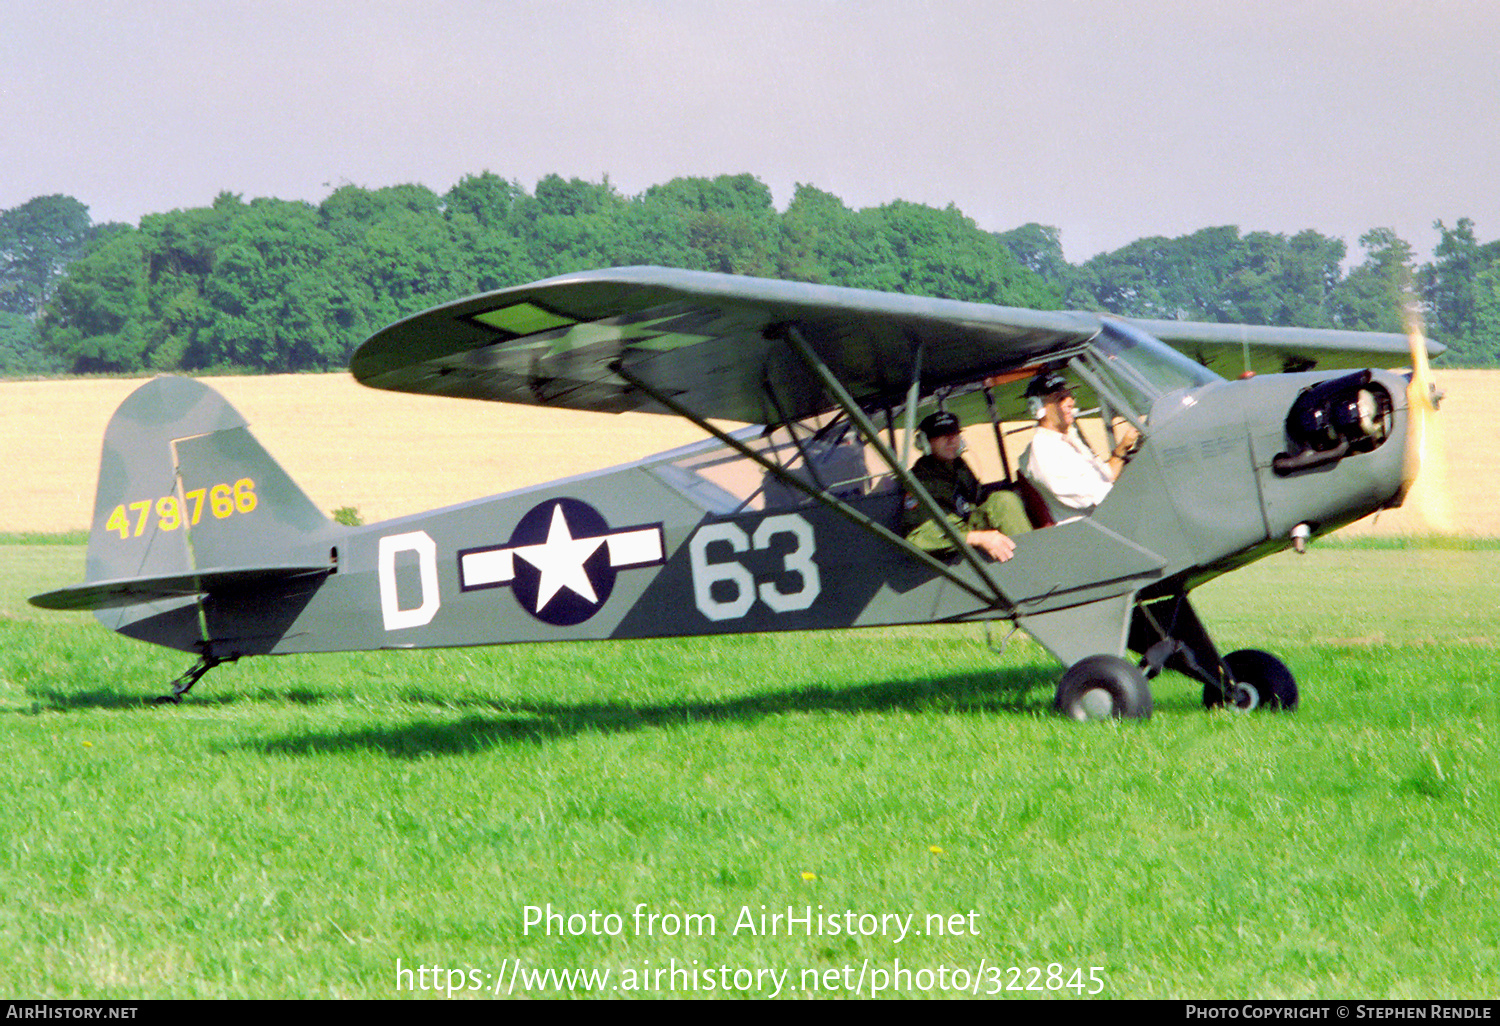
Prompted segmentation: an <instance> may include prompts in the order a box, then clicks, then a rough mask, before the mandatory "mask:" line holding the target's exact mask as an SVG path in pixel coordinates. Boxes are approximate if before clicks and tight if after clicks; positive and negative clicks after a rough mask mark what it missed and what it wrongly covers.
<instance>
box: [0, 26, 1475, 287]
mask: <svg viewBox="0 0 1500 1026" xmlns="http://www.w3.org/2000/svg"><path fill="white" fill-rule="evenodd" d="M486 170H488V171H492V172H494V173H495V174H498V175H500V176H502V177H504V178H509V179H513V180H516V181H518V182H520V183H521V185H522V186H524V187H525V188H526V189H527V190H528V191H530V190H531V189H533V188H534V187H535V184H536V181H537V179H538V178H540V177H542V176H543V175H546V174H549V173H553V172H556V173H558V174H561V175H563V176H565V177H580V178H585V179H588V180H591V181H599V180H600V179H601V178H602V176H604V175H608V176H609V180H610V181H611V182H613V183H614V184H615V186H616V187H617V188H618V189H619V190H620V191H621V192H622V193H625V194H626V195H634V194H636V193H639V192H640V191H642V190H644V189H645V188H647V187H648V186H650V185H653V184H655V183H658V182H664V181H667V180H669V179H671V178H673V177H676V176H679V175H717V174H726V173H729V174H737V173H741V172H749V173H751V174H753V175H755V176H757V177H758V178H760V180H761V181H763V182H765V183H766V184H767V185H768V186H769V187H770V188H771V191H772V194H773V196H774V198H775V202H776V204H777V207H778V208H780V209H784V208H785V206H786V203H787V201H788V200H789V199H790V198H791V195H792V191H793V189H794V188H795V186H796V184H797V183H799V182H801V183H808V184H811V185H815V186H817V187H819V188H821V189H824V190H826V191H828V192H831V193H833V194H834V195H836V196H838V197H839V198H841V199H842V200H843V201H844V202H845V203H846V204H848V205H849V206H851V207H856V208H858V207H865V206H874V205H878V204H881V203H885V202H888V201H890V200H893V199H906V200H912V201H915V202H920V203H929V204H933V205H937V206H945V205H947V204H949V203H954V204H956V205H957V206H958V207H959V208H960V209H962V210H963V211H964V213H966V214H968V215H969V216H970V217H972V218H973V219H974V220H975V221H977V222H978V223H979V225H980V227H982V228H985V229H991V230H1004V229H1008V228H1013V227H1016V226H1017V225H1021V224H1025V223H1027V222H1030V221H1037V222H1041V223H1043V224H1049V225H1055V226H1057V227H1058V228H1060V229H1061V231H1062V239H1063V244H1064V248H1065V250H1066V252H1067V255H1068V258H1069V259H1070V260H1073V261H1075V262H1076V261H1080V260H1083V259H1086V258H1087V257H1089V256H1092V255H1094V254H1095V253H1098V252H1101V251H1105V250H1110V249H1114V248H1117V247H1119V246H1121V245H1124V244H1125V243H1127V242H1130V241H1132V240H1134V239H1137V238H1140V237H1143V236H1147V235H1168V236H1175V235H1181V234H1184V233H1187V232H1191V231H1194V230H1196V229H1199V228H1205V227H1209V226H1214V225H1225V224H1232V225H1238V226H1239V227H1240V228H1241V229H1242V230H1244V231H1247V232H1248V231H1257V230H1265V231H1273V232H1287V233H1291V232H1296V231H1299V230H1301V229H1304V228H1314V229H1317V230H1318V231H1321V232H1323V233H1325V234H1328V235H1335V236H1338V237H1341V238H1343V239H1344V240H1345V241H1346V242H1347V243H1348V244H1349V248H1350V250H1351V256H1354V255H1358V252H1359V251H1358V242H1357V240H1358V237H1359V235H1360V234H1362V233H1363V232H1364V231H1366V230H1367V229H1369V228H1371V227H1376V226H1389V227H1392V228H1395V229H1396V230H1397V231H1398V232H1399V233H1400V234H1401V235H1402V237H1403V238H1405V239H1407V240H1408V241H1409V242H1411V243H1413V244H1414V245H1415V246H1416V247H1417V250H1418V253H1419V256H1420V257H1421V258H1423V259H1426V258H1427V257H1428V256H1429V255H1430V252H1431V248H1432V245H1433V243H1434V242H1435V241H1436V233H1435V232H1433V231H1432V228H1431V225H1432V222H1433V221H1434V220H1435V219H1438V218H1441V219H1443V220H1444V221H1445V222H1446V223H1447V224H1449V225H1452V224H1454V223H1455V222H1456V221H1457V220H1458V218H1460V217H1471V218H1473V219H1474V221H1475V223H1476V230H1477V232H1478V234H1479V237H1480V239H1481V240H1482V241H1489V240H1491V239H1494V238H1496V237H1500V182H1497V178H1500V4H1496V3H1493V2H1492V0H1466V2H1459V0H1428V2H1423V0H1359V2H1352V0H1349V2H1346V0H1259V2H1257V3H1253V4H1226V3H1224V2H1223V0H1208V2H1199V0H1136V2H1134V3H1120V2H1118V0H1114V2H1094V0H995V2H984V0H968V2H926V3H924V2H920V0H909V2H893V0H864V2H858V3H856V2H844V0H786V2H783V0H738V2H734V0H723V2H719V0H654V2H653V0H597V2H596V0H545V2H535V3H533V2H523V0H408V2H401V0H340V2H321V0H298V2H292V0H212V2H204V0H151V2H149V3H146V2H142V0H54V2H53V3H50V4H38V3H32V2H26V0H0V209H5V208H9V207H13V206H15V205H17V204H19V203H23V202H25V201H26V200H28V199H30V198H32V197H33V196H40V195H48V194H52V193H65V194H68V195H71V196H75V197H77V198H78V199H79V200H81V201H82V202H84V203H86V204H87V205H88V206H89V208H90V212H91V213H92V215H93V218H94V220H95V221H107V220H119V221H129V222H132V223H133V222H136V221H137V220H138V219H139V218H140V216H141V215H142V214H147V213H152V212H158V211H165V210H171V209H174V208H178V207H193V206H204V205H207V204H209V203H211V202H212V201H213V198H214V196H215V195H217V194H218V193H219V192H221V191H224V190H228V191H230V192H235V193H240V194H241V195H243V196H244V197H245V198H246V199H250V198H253V197H257V196H276V197H280V198H284V199H304V200H309V201H312V202H318V201H320V200H321V199H322V198H323V197H325V196H326V195H327V194H328V193H329V192H330V191H331V190H332V189H333V188H334V187H336V186H338V185H339V184H341V183H345V182H352V183H355V184H358V185H365V186H370V187H379V186H385V185H394V184H398V183H402V182H420V183H422V184H424V185H426V186H428V187H430V188H432V189H433V190H435V191H437V192H439V193H441V192H444V191H446V190H447V189H448V188H449V187H451V186H452V185H453V184H454V183H455V182H457V181H458V180H459V179H460V178H461V177H463V176H464V175H466V174H474V173H478V172H481V171H486Z"/></svg>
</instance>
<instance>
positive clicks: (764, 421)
mask: <svg viewBox="0 0 1500 1026" xmlns="http://www.w3.org/2000/svg"><path fill="white" fill-rule="evenodd" d="M1440 351H1441V347H1440V346H1435V345H1428V343H1427V342H1426V341H1425V340H1423V339H1421V338H1420V335H1419V334H1416V333H1414V334H1413V335H1412V336H1411V338H1410V339H1408V338H1407V337H1406V336H1402V335H1382V334H1370V333H1356V332H1340V331H1324V330H1307V329H1294V328H1266V327H1248V326H1239V325H1221V324H1194V323H1183V322H1176V321H1139V320H1137V321H1130V320H1124V319H1118V318H1113V317H1106V316H1101V315H1096V314H1091V313H1081V312H1038V311H1032V310H1021V309H1009V308H1004V307H996V306H988V305H983V304H975V303H961V302H954V301H948V300H941V299H927V298H920V297H916V296H908V295H893V294H886V293H880V292H870V291H863V290H856V289H844V288H833V287H825V286H816V285H808V284H799V283H793V282H783V281H768V280H759V279H754V278H747V277H739V276H731V275H721V274H708V273H700V272H690V271H680V270H667V269H662V268H651V267H634V268H618V269H613V270H604V271H597V272H590V273H579V274H570V275H564V276H562V277H557V278H551V279H548V280H546V281H542V282H538V283H535V284H531V285H525V286H521V287H517V288H510V289H504V290H501V291H499V292H493V293H489V294H487V295H482V296H476V297H473V298H469V299H465V300H462V301H460V302H455V303H450V304H448V305H445V306H441V307H437V308H435V309H432V310H429V311H427V312H425V313H421V314H418V315H416V316H413V317H411V318H408V319H406V320H404V321H401V322H399V323H396V324H393V325H391V326H390V327H388V328H385V329H384V330H382V331H380V332H379V333H377V334H376V335H374V336H372V337H371V338H370V339H369V340H368V341H366V342H365V343H364V344H363V345H362V346H361V347H360V348H359V350H358V351H357V352H356V353H355V354H354V358H353V361H352V364H351V368H352V370H353V373H354V376H355V377H356V378H357V379H358V380H359V381H361V382H363V383H364V384H366V385H370V386H372V387H375V388H386V389H393V390H396V391H404V392H417V393H423V394H430V395H443V396H454V397H463V398H468V399H490V400H498V401H500V402H511V403H528V404H542V405H552V406H563V407H568V408H572V409H581V410H599V411H625V410H639V411H650V412H655V413H668V414H675V415H677V416H680V417H685V418H687V419H688V420H690V421H692V422H693V423H694V424H696V425H698V426H699V427H700V428H702V429H703V430H704V431H705V432H706V433H707V434H708V435H710V436H712V437H710V438H708V439H705V440H704V441H702V442H700V443H698V444H695V445H690V446H687V447H685V448H680V449H675V450H673V451H670V452H665V453H662V454H660V455H657V456H653V457H651V458H649V459H645V460H641V461H640V462H637V463H631V464H628V465H625V466H620V467H615V468H613V469H609V470H603V471H598V472H595V473H589V474H583V475H580V476H577V477H571V478H566V479H563V480H560V481H553V482H551V483H548V484H541V485H537V486H535V487H531V488H525V489H521V490H519V491H514V492H509V493H507V494H504V495H498V496H495V497H493V498H488V499H480V500H476V501H473V502H468V503H464V504H461V505H457V506H451V507H448V508H446V509H438V510H434V511H432V512H429V513H424V514H420V515H415V516H409V517H404V518H400V519H397V520H391V521H387V522H383V523H377V524H371V525H366V526H359V527H346V526H340V525H337V524H335V523H333V522H331V521H330V520H329V519H328V518H327V517H326V516H324V514H323V513H322V512H321V511H320V510H319V509H318V508H317V507H316V506H315V505H314V504H313V503H312V502H311V501H310V500H309V499H308V498H307V496H306V495H304V494H303V493H302V491H301V490H300V489H299V488H298V487H297V486H296V485H295V484H294V483H293V482H292V481H291V479H290V478H289V477H288V476H287V475H286V474H285V473H284V472H283V471H282V469H281V468H280V467H279V466H278V465H277V463H276V462H275V461H274V460H273V459H272V458H271V457H270V455H269V454H268V453H267V452H266V451H265V450H264V449H263V448H262V447H261V446H260V445H259V443H257V442H256V441H255V439H254V438H253V437H252V436H251V434H250V432H249V431H248V429H247V426H246V423H245V421H244V420H243V418H241V417H240V415H239V414H238V413H236V412H235V410H234V409H233V408H232V407H230V405H229V404H228V403H227V402H225V401H224V400H223V399H222V398H221V397H220V396H219V395H217V394H216V393H215V392H213V391H212V390H210V389H209V388H207V387H205V386H204V385H201V384H198V383H196V382H194V381H191V380H188V379H182V378H173V377H162V378H157V379H155V380H153V381H151V382H148V383H147V384H145V385H142V386H141V387H140V388H139V389H138V390H137V391H136V392H134V393H133V394H132V395H131V396H130V397H129V398H127V399H126V400H125V402H124V403H123V404H122V405H121V406H120V408H119V410H118V411H117V412H116V413H115V415H114V418H113V419H112V420H111V422H110V424H109V427H108V430H107V432H106V435H105V439H104V453H103V460H102V465H101V468H100V473H99V491H98V498H97V502H96V506H95V510H94V519H93V527H92V533H91V535H90V539H89V549H88V563H87V580H86V582H85V583H84V584H82V585H78V586H75V587H69V588H64V589H62V590H60V591H53V592H49V593H47V594H45V595H39V596H37V597H35V598H33V599H32V601H33V602H34V603H36V604H37V605H39V606H43V607H46V608H50V609H92V610H95V611H96V613H97V615H98V617H99V618H100V620H101V621H102V622H103V623H104V624H105V625H106V626H108V627H110V628H112V629H114V630H116V631H119V632H120V633H122V634H125V635H128V636H130V637H132V638H138V639H141V640H144V641H150V642H155V643H156V644H160V645H166V646H170V647H172V648H176V649H180V650H182V651H184V652H188V653H195V654H196V655H197V656H198V662H197V663H196V664H195V665H194V666H193V667H192V668H191V669H189V670H188V671H187V672H186V673H184V674H183V675H182V676H181V677H179V678H178V679H177V680H176V681H174V682H173V685H172V692H171V694H169V695H166V696H163V698H162V699H159V701H168V702H178V701H180V700H181V697H182V695H183V694H184V693H185V692H187V690H188V689H189V688H190V687H192V685H193V684H194V683H195V682H196V681H197V680H198V679H199V678H200V677H201V676H202V675H203V674H204V673H206V672H207V671H208V670H209V669H211V668H213V667H214V666H216V665H218V664H220V663H223V662H226V661H229V660H235V659H239V658H241V657H243V656H250V655H262V654H268V653H286V652H328V651H336V650H356V649H395V648H426V647H435V646H453V645H482V644H500V643H510V642H527V641H561V640H576V639H605V638H647V637H661V636H671V635H695V634H722V633H736V632H742V631H790V630H821V629H825V628H846V627H863V626H878V625H889V624H912V623H932V622H940V623H967V622H971V621H1006V622H1008V623H1009V624H1010V625H1012V627H1013V628H1019V629H1022V630H1025V631H1026V632H1028V633H1029V634H1030V635H1032V636H1033V637H1034V638H1036V639H1037V640H1038V641H1039V642H1040V643H1041V644H1042V645H1044V646H1045V647H1046V648H1047V649H1048V650H1049V651H1050V652H1051V653H1052V654H1053V655H1055V656H1056V657H1057V658H1058V659H1059V660H1060V661H1061V662H1062V664H1063V666H1064V667H1065V672H1064V673H1063V675H1062V678H1061V681H1060V682H1059V684H1058V685H1057V691H1056V698H1055V703H1054V704H1055V707H1056V708H1057V709H1058V710H1059V711H1061V712H1062V713H1064V714H1066V715H1069V716H1072V717H1074V718H1078V719H1085V718H1096V717H1103V716H1119V717H1138V718H1139V717H1147V716H1149V715H1150V714H1151V709H1152V696H1151V690H1150V686H1149V684H1148V679H1149V678H1151V677H1154V676H1155V675H1156V674H1158V673H1159V672H1160V671H1161V670H1162V669H1164V668H1172V669H1174V670H1177V671H1179V672H1182V673H1185V674H1188V675H1190V676H1191V677H1193V678H1196V679H1197V680H1199V681H1201V682H1202V684H1203V687H1204V692H1203V694H1204V701H1205V704H1207V705H1210V706H1213V705H1228V706H1231V707H1236V708H1241V709H1251V708H1255V707H1257V706H1259V707H1267V708H1270V707H1280V708H1291V707H1295V706H1296V704H1297V701H1298V693H1297V684H1296V681H1295V680H1294V679H1293V676H1292V674H1291V673H1290V672H1289V671H1288V670H1287V668H1286V667H1285V665H1283V664H1282V663H1281V662H1280V661H1279V660H1277V659H1276V658H1275V657H1274V656H1271V655H1269V654H1267V653H1264V652H1260V651H1256V650H1244V651H1239V652H1232V653H1229V654H1227V655H1220V653H1219V652H1218V650H1217V649H1216V648H1215V646H1214V643H1213V642H1212V641H1211V640H1210V638H1209V635H1208V632H1207V631H1206V630H1205V628H1204V626H1203V624H1202V623H1201V622H1200V620H1199V618H1198V616H1197V615H1196V614H1195V612H1194V610H1193V607H1192V604H1191V602H1190V600H1189V595H1190V594H1191V592H1192V590H1193V589H1194V588H1196V587H1197V586H1198V585H1200V584H1203V583H1204V582H1205V581H1208V580H1211V579H1212V578H1214V577H1216V576H1218V575H1219V574H1222V573H1225V572H1226V571H1229V570H1233V569H1235V568H1237V567H1240V566H1243V565H1245V564H1247V563H1249V562H1251V561H1253V560H1256V559H1259V558H1261V557H1263V556H1266V555H1268V554H1270V553H1274V552H1277V551H1279V550H1283V549H1285V548H1287V547H1289V546H1293V545H1296V546H1298V547H1300V546H1301V545H1302V544H1304V543H1305V541H1306V540H1307V539H1309V538H1316V537H1318V536H1320V535H1323V534H1326V533H1327V532H1329V531H1332V530H1335V529H1336V528H1338V527H1340V526H1342V525H1344V524H1348V523H1350V522H1351V521H1354V520H1357V519H1359V518H1360V517H1363V516H1365V515H1366V514H1369V513H1372V512H1374V511H1376V510H1379V509H1382V508H1387V507H1391V506H1395V505H1399V504H1400V503H1401V501H1402V499H1403V498H1404V497H1405V495H1406V494H1407V491H1408V489H1409V488H1410V486H1411V484H1412V481H1413V480H1414V478H1415V475H1416V472H1417V466H1418V459H1419V450H1420V446H1421V434H1422V425H1423V418H1425V417H1426V416H1427V415H1428V414H1429V413H1430V411H1431V410H1433V409H1434V408H1435V404H1434V402H1433V397H1434V394H1435V393H1434V391H1433V389H1432V385H1431V382H1430V380H1429V374H1428V371H1427V359H1428V357H1429V355H1433V354H1436V353H1437V352H1440ZM1393 366H1399V367H1406V366H1410V367H1411V368H1412V369H1411V373H1410V374H1409V375H1405V374H1396V373H1393V372H1392V371H1391V370H1389V369H1388V368H1391V367H1393ZM1044 371H1045V372H1053V373H1061V374H1063V375H1064V376H1065V377H1067V378H1068V379H1069V381H1070V383H1071V385H1072V387H1073V389H1074V393H1075V398H1076V399H1077V401H1078V402H1079V404H1080V405H1082V406H1090V407H1097V408H1098V411H1099V414H1098V415H1099V417H1100V419H1101V421H1102V425H1103V427H1104V430H1105V431H1106V432H1107V433H1109V434H1110V438H1111V442H1113V432H1114V431H1115V430H1116V427H1115V426H1116V425H1121V427H1120V430H1122V431H1123V425H1125V424H1128V425H1130V426H1131V427H1132V428H1133V429H1134V431H1135V432H1137V433H1138V435H1139V442H1140V444H1139V448H1138V450H1137V451H1136V452H1135V454H1134V456H1133V458H1132V459H1131V460H1130V462H1129V465H1128V466H1127V467H1125V468H1124V469H1123V471H1122V472H1121V473H1120V474H1119V477H1118V480H1117V481H1116V482H1115V484H1114V486H1113V488H1112V490H1110V491H1109V493H1108V495H1107V497H1105V498H1104V500H1103V501H1102V502H1101V503H1100V504H1099V505H1098V507H1097V509H1095V510H1094V511H1093V512H1092V513H1091V514H1090V515H1087V516H1078V517H1073V518H1066V517H1065V518H1063V519H1062V520H1061V522H1058V523H1055V524H1051V525H1050V526H1039V527H1038V529H1036V530H1033V531H1031V532H1029V533H1022V534H1019V535H1018V536H1017V537H1016V538H1015V550H1014V555H1013V556H1012V558H1010V559H1008V560H1005V561H1003V562H993V561H991V560H990V559H989V558H987V557H986V556H984V555H982V554H981V553H980V552H979V551H977V550H976V549H975V548H974V547H972V546H971V545H970V544H968V542H967V541H966V538H965V536H964V533H963V532H961V531H959V530H957V529H955V528H954V527H953V525H952V524H951V523H950V522H949V521H948V520H947V519H946V518H945V517H944V516H943V515H942V510H941V508H940V507H939V506H938V505H937V503H936V501H935V500H934V499H933V497H932V495H931V494H929V492H928V491H927V489H925V488H924V487H923V485H922V484H921V482H920V481H918V480H917V479H916V477H914V476H913V474H912V472H911V470H910V469H909V465H910V462H911V452H910V450H911V448H912V445H913V443H914V439H915V436H916V435H917V431H916V430H915V429H916V426H917V423H918V418H919V417H920V416H922V415H923V414H924V413H928V412H932V411H935V410H938V409H942V410H946V411H948V412H950V413H952V414H954V415H955V416H957V417H958V418H959V419H960V421H961V422H962V423H964V424H983V423H984V422H985V421H989V422H990V423H992V424H993V425H994V426H995V437H996V439H997V440H999V439H1000V438H1001V432H1002V429H1001V425H1002V423H1004V422H1007V421H1012V422H1014V421H1018V420H1019V421H1024V420H1025V419H1026V416H1027V415H1026V412H1025V411H1026V403H1025V401H1024V398H1023V397H1024V392H1025V389H1026V384H1027V382H1028V381H1029V380H1030V379H1031V378H1033V377H1034V376H1035V375H1036V374H1038V373H1040V372H1044ZM1226 378H1233V379H1235V380H1226ZM723 422H739V423H742V424H746V425H750V426H748V427H743V428H739V429H733V430H731V429H726V428H725V427H723V426H722V424H723ZM1001 463H1002V466H1003V467H1004V477H1005V480H1003V481H1001V482H999V485H1000V486H1001V487H1018V482H1017V477H1018V475H1017V474H1016V473H1015V472H1014V471H1013V470H1012V468H1011V467H1010V466H1009V462H1008V460H1007V459H1006V457H1005V454H1004V447H1003V445H1002V447H1001ZM903 502H905V503H908V504H914V505H913V507H912V508H915V509H920V510H922V511H925V512H926V514H927V515H929V516H931V517H932V518H934V519H935V520H936V522H937V523H938V524H939V526H940V527H942V528H944V530H945V532H946V535H947V537H948V541H949V542H951V548H950V549H948V550H946V551H944V550H941V549H940V550H938V551H936V552H934V551H931V550H930V548H929V549H923V548H918V547H917V546H915V545H913V544H912V543H910V542H909V541H908V540H907V538H906V536H905V535H904V534H903V533H902V530H901V528H900V526H899V525H900V523H901V516H902V505H903ZM1041 523H1045V520H1043V521H1041Z"/></svg>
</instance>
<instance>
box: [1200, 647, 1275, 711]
mask: <svg viewBox="0 0 1500 1026" xmlns="http://www.w3.org/2000/svg"><path fill="white" fill-rule="evenodd" d="M1224 665H1225V667H1227V668H1228V670H1229V674H1230V676H1231V677H1233V678H1234V681H1235V687H1234V689H1233V690H1232V691H1231V693H1230V705H1232V706H1233V707H1234V708H1236V709H1243V710H1246V711H1249V710H1251V709H1277V710H1281V711H1284V712H1291V711H1292V710H1293V709H1295V708H1297V679H1296V678H1295V677H1293V676H1292V671H1291V670H1288V669H1287V668H1286V664H1285V663H1283V662H1282V661H1281V660H1280V659H1277V658H1276V657H1275V656H1273V655H1272V654H1271V653H1269V652H1262V651H1260V650H1259V649H1255V648H1242V649H1240V650H1239V651H1238V652H1231V653H1229V654H1228V655H1227V656H1225V657H1224ZM1203 704H1204V706H1206V707H1207V708H1209V709H1213V708H1217V707H1218V706H1221V705H1223V704H1224V694H1223V692H1221V691H1220V690H1219V689H1218V688H1217V687H1215V686H1214V685H1212V684H1205V685H1203Z"/></svg>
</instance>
